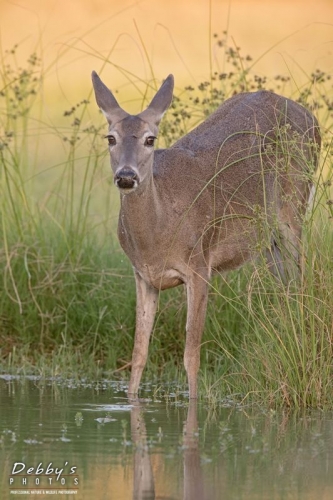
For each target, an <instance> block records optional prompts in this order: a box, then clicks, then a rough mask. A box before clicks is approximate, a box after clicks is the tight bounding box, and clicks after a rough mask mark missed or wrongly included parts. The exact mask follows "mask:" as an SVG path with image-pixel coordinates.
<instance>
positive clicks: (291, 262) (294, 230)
mask: <svg viewBox="0 0 333 500" xmlns="http://www.w3.org/2000/svg"><path fill="white" fill-rule="evenodd" d="M301 238H302V223H301V220H300V218H299V217H297V216H295V213H294V211H293V210H292V209H291V208H290V207H288V206H286V207H284V208H282V209H280V210H279V212H278V221H277V227H276V228H275V229H274V230H273V232H272V236H271V247H270V249H269V250H267V253H266V257H267V262H268V267H269V270H270V271H271V272H272V273H273V274H274V275H276V276H279V277H280V278H281V279H282V281H283V282H284V283H285V284H287V283H289V282H290V281H292V280H297V279H298V277H299V275H300V251H301Z"/></svg>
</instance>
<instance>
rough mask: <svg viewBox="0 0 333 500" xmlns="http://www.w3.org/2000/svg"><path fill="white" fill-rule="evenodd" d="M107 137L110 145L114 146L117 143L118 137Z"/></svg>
mask: <svg viewBox="0 0 333 500" xmlns="http://www.w3.org/2000/svg"><path fill="white" fill-rule="evenodd" d="M105 138H106V139H107V140H108V143H109V146H114V145H115V144H117V141H116V138H115V136H114V135H106V136H105Z"/></svg>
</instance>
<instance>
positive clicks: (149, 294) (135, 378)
mask: <svg viewBox="0 0 333 500" xmlns="http://www.w3.org/2000/svg"><path fill="white" fill-rule="evenodd" d="M135 282H136V326H135V338H134V348H133V354H132V371H131V379H130V383H129V388H128V395H130V396H133V395H136V394H137V393H138V389H139V385H140V380H141V376H142V372H143V369H144V367H145V366H146V361H147V356H148V347H149V338H150V334H151V331H152V329H153V324H154V318H155V313H156V308H157V300H158V291H157V290H156V289H155V288H153V287H151V286H150V285H149V284H148V283H146V282H145V281H144V280H143V279H142V278H141V277H140V276H139V275H138V274H137V273H135Z"/></svg>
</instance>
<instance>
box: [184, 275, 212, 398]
mask: <svg viewBox="0 0 333 500" xmlns="http://www.w3.org/2000/svg"><path fill="white" fill-rule="evenodd" d="M186 288H187V322H186V345H185V353H184V365H185V370H186V373H187V379H188V385H189V396H190V398H197V397H198V390H197V377H198V371H199V366H200V346H201V337H202V332H203V329H204V324H205V318H206V310H207V297H208V283H207V280H205V279H203V278H202V277H201V276H199V275H195V276H193V277H191V278H190V280H189V282H188V283H187V285H186Z"/></svg>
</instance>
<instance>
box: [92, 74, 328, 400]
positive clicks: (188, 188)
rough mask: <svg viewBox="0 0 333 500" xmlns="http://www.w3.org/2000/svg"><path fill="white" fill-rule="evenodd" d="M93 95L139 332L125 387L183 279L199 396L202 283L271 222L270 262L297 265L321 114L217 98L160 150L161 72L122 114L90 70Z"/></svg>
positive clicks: (188, 351) (134, 390)
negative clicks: (166, 296)
mask: <svg viewBox="0 0 333 500" xmlns="http://www.w3.org/2000/svg"><path fill="white" fill-rule="evenodd" d="M92 80H93V86H94V90H95V96H96V101H97V104H98V106H99V108H100V109H101V110H102V112H103V113H104V115H105V117H106V119H107V121H108V124H109V131H108V134H107V139H108V143H109V149H110V156H111V166H112V170H113V173H114V182H115V184H116V186H117V187H118V189H119V192H120V198H121V207H120V213H119V224H118V236H119V241H120V244H121V246H122V248H123V249H124V251H125V253H126V254H127V256H128V257H129V259H130V261H131V262H132V265H133V269H134V275H135V281H136V297H137V305H136V330H135V340H134V349H133V356H132V371H131V379H130V384H129V389H128V394H129V396H131V397H133V396H136V395H137V394H138V389H139V384H140V380H141V376H142V371H143V369H144V367H145V364H146V361H147V356H148V345H149V338H150V334H151V331H152V328H153V322H154V317H155V313H156V308H157V303H158V294H159V292H160V291H161V290H164V289H167V288H171V287H175V286H178V285H185V286H186V291H187V322H186V345H185V353H184V365H185V369H186V372H187V378H188V384H189V397H190V398H196V397H197V375H198V370H199V364H200V345H201V337H202V333H203V329H204V322H205V316H206V307H207V297H208V287H209V280H210V278H211V276H212V274H213V273H214V272H221V271H227V270H229V269H235V268H237V267H239V266H241V265H242V264H243V263H245V262H247V261H249V260H252V259H253V258H254V257H255V255H256V252H257V251H258V250H257V248H258V246H260V242H262V238H263V234H262V233H263V231H262V224H261V223H260V221H261V222H262V220H263V219H264V220H265V222H266V223H267V224H266V227H267V228H268V229H269V240H268V244H267V250H266V256H267V261H268V266H269V268H270V270H271V271H272V272H273V273H274V274H279V275H280V276H281V278H282V279H283V280H284V281H288V280H289V279H290V278H291V276H292V275H293V269H294V268H295V267H297V262H298V254H299V247H300V240H301V230H302V229H301V227H302V226H301V224H302V219H303V217H304V214H305V211H306V206H307V202H308V198H309V193H310V188H311V173H312V171H313V169H314V168H315V166H316V164H317V158H318V151H319V147H320V135H319V128H318V123H317V121H316V119H315V118H314V116H313V115H312V114H311V113H310V112H309V111H307V110H306V109H305V108H303V107H302V106H301V105H300V104H297V103H296V102H294V101H291V100H289V99H287V98H285V97H281V96H279V95H276V94H274V93H272V92H268V91H262V90H260V91H258V92H253V93H251V92H247V93H241V94H238V95H235V96H233V97H232V98H230V99H228V100H227V101H225V102H224V103H223V104H222V105H221V106H220V107H219V108H218V109H217V110H216V111H215V112H214V113H213V114H212V115H211V116H210V117H208V118H207V119H206V120H205V121H204V122H203V123H202V124H201V125H199V126H198V127H196V128H195V129H194V130H192V131H191V132H190V133H188V134H187V135H185V136H184V137H182V138H181V139H179V140H178V141H177V142H176V143H175V144H174V145H173V146H172V147H170V148H167V149H157V150H155V149H154V142H155V139H156V137H157V135H158V126H159V123H160V121H161V118H162V116H163V114H164V113H165V112H166V110H167V109H168V107H169V106H170V104H171V101H172V94H173V86H174V79H173V76H172V75H170V76H168V78H167V79H166V80H165V81H164V83H163V84H162V86H161V87H160V89H159V90H158V92H157V93H156V94H155V96H154V98H153V100H152V101H151V103H150V104H149V106H148V107H147V109H145V110H144V111H142V112H141V113H139V114H137V115H130V114H128V113H127V112H126V111H124V110H123V109H122V108H121V107H120V106H119V104H118V103H117V101H116V99H115V97H114V96H113V94H112V92H111V91H110V90H109V89H108V88H107V87H106V86H105V85H104V83H103V82H102V81H101V80H100V78H99V76H98V75H97V74H96V73H95V72H93V74H92Z"/></svg>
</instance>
